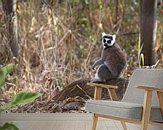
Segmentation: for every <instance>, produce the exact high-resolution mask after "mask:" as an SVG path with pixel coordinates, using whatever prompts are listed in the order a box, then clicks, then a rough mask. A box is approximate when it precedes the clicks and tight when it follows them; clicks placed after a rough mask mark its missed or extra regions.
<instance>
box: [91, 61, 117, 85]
mask: <svg viewBox="0 0 163 130" xmlns="http://www.w3.org/2000/svg"><path fill="white" fill-rule="evenodd" d="M114 78H115V77H114V76H113V75H112V74H111V71H110V70H109V69H108V67H107V66H106V65H105V64H102V65H100V66H99V67H98V69H97V71H96V74H95V77H94V78H93V79H92V81H93V82H96V81H98V82H106V81H108V80H110V79H114Z"/></svg>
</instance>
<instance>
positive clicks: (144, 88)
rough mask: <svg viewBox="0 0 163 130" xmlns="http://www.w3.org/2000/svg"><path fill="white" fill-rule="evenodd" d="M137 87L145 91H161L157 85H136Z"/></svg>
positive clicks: (162, 90)
mask: <svg viewBox="0 0 163 130" xmlns="http://www.w3.org/2000/svg"><path fill="white" fill-rule="evenodd" d="M136 88H137V89H143V90H146V91H159V92H163V89H162V88H159V87H152V86H137V87H136Z"/></svg>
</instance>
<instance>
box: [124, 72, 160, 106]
mask: <svg viewBox="0 0 163 130" xmlns="http://www.w3.org/2000/svg"><path fill="white" fill-rule="evenodd" d="M137 86H149V87H150V86H151V87H159V88H163V69H136V70H135V71H134V72H133V74H132V76H131V78H130V80H129V84H128V87H127V90H126V93H125V95H124V97H123V99H122V101H124V102H131V103H139V104H143V102H144V91H143V90H140V89H137V88H136V87H137ZM152 96H153V98H152V106H159V102H158V97H157V95H156V92H154V94H153V95H152Z"/></svg>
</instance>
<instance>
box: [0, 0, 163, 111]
mask: <svg viewBox="0 0 163 130" xmlns="http://www.w3.org/2000/svg"><path fill="white" fill-rule="evenodd" d="M0 5H1V6H2V3H0ZM17 15H18V35H19V48H20V50H19V63H18V64H17V67H16V70H15V72H14V74H13V76H11V77H8V79H7V80H8V82H7V84H6V88H7V91H5V93H3V92H1V91H0V99H3V101H4V102H7V101H8V99H9V98H10V96H11V95H13V94H14V93H17V92H19V91H21V90H30V91H38V92H41V93H42V94H43V96H42V98H41V99H39V101H38V102H37V103H36V104H35V106H37V105H38V104H39V105H40V104H41V105H43V106H45V105H47V104H48V103H49V102H50V101H52V98H53V97H55V95H56V94H57V93H58V92H59V91H60V90H62V89H63V88H65V87H66V86H67V85H68V84H70V83H72V82H74V81H75V80H77V79H81V78H90V77H91V76H93V74H94V71H93V70H92V69H91V65H92V64H93V62H94V61H95V60H96V59H97V58H98V57H99V56H100V52H101V44H100V37H101V33H102V32H107V33H111V34H116V35H117V42H118V43H119V44H120V46H121V47H122V48H123V49H124V50H125V51H126V53H127V62H128V63H127V64H128V65H127V67H126V70H125V71H124V73H123V76H124V77H125V78H128V77H129V76H130V74H131V73H132V70H133V69H135V68H138V67H139V57H138V55H139V54H138V53H139V49H140V48H139V47H138V43H139V1H138V0H132V1H131V0H18V3H17ZM156 33H157V43H156V48H155V49H156V51H157V60H160V64H159V67H161V68H162V67H163V64H162V63H163V55H162V51H163V45H162V43H163V8H162V6H158V9H157V32H156ZM0 40H1V42H0V65H2V66H3V65H5V64H7V63H9V62H11V60H10V59H11V55H10V49H9V47H8V41H7V38H6V25H5V21H4V12H3V10H2V7H1V9H0ZM0 103H1V102H0ZM1 104H3V102H2V103H1ZM30 108H32V105H31V106H30V107H29V108H28V111H29V112H30ZM36 109H37V108H36ZM47 109H48V108H47ZM17 110H18V109H17ZM14 111H16V110H14ZM35 111H36V110H35ZM37 111H41V112H44V111H46V110H45V109H43V110H42V109H37Z"/></svg>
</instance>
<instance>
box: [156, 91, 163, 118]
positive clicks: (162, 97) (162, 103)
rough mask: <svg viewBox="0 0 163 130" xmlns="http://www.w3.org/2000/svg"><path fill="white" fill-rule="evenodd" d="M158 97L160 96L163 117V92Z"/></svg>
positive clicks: (158, 93)
mask: <svg viewBox="0 0 163 130" xmlns="http://www.w3.org/2000/svg"><path fill="white" fill-rule="evenodd" d="M157 96H158V99H159V103H160V108H161V112H162V115H163V92H159V91H158V92H157Z"/></svg>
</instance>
